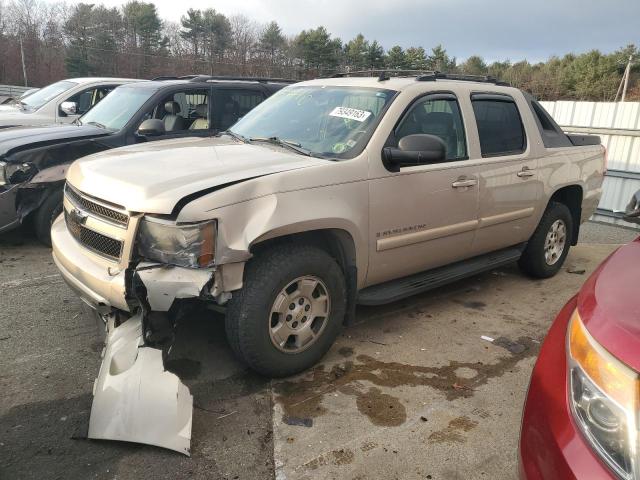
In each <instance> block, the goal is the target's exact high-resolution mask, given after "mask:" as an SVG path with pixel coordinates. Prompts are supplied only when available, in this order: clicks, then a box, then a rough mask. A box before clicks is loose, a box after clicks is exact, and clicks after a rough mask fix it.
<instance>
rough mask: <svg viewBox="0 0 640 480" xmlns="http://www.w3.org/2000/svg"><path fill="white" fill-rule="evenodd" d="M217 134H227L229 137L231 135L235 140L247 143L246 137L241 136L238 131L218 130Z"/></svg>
mask: <svg viewBox="0 0 640 480" xmlns="http://www.w3.org/2000/svg"><path fill="white" fill-rule="evenodd" d="M218 135H229V136H230V137H233V138H235V139H236V140H240V141H241V142H243V143H247V137H243V136H242V135H240V134H239V133H236V132H232V131H231V130H225V131H224V132H220V133H219V134H218Z"/></svg>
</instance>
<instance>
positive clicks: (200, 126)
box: [189, 103, 209, 130]
mask: <svg viewBox="0 0 640 480" xmlns="http://www.w3.org/2000/svg"><path fill="white" fill-rule="evenodd" d="M208 114H209V105H207V104H206V103H201V104H200V105H196V115H197V117H198V118H196V119H195V120H194V121H193V123H192V124H191V125H190V126H189V130H209V119H208V118H207V117H208V116H209V115H208Z"/></svg>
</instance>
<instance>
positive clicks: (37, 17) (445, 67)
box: [0, 0, 640, 101]
mask: <svg viewBox="0 0 640 480" xmlns="http://www.w3.org/2000/svg"><path fill="white" fill-rule="evenodd" d="M21 47H22V48H21ZM23 55H24V69H23ZM630 56H631V57H633V59H634V60H636V63H635V64H636V65H637V64H638V62H637V60H639V59H640V52H639V51H638V49H637V48H636V47H635V46H634V45H629V46H627V47H624V48H621V49H619V50H618V51H616V52H614V53H610V54H604V53H601V52H600V51H598V50H592V51H590V52H587V53H582V54H578V55H576V54H567V55H565V56H563V57H551V58H550V59H549V60H548V61H546V62H540V63H529V62H528V61H526V60H522V61H518V62H510V61H508V60H507V61H502V62H493V63H487V62H485V60H483V58H482V57H480V56H475V55H474V56H471V57H469V58H467V59H466V60H464V61H462V62H459V61H458V60H457V58H456V57H454V56H451V55H450V54H449V53H448V52H447V50H446V49H445V48H444V47H443V46H442V45H437V46H435V47H433V48H431V49H429V50H428V51H427V50H425V49H424V48H423V47H410V48H406V49H403V48H402V47H400V46H392V47H391V48H389V49H387V50H385V48H384V47H383V46H382V45H380V43H378V42H377V41H376V40H369V39H367V38H365V37H364V36H363V35H362V34H358V35H356V36H355V37H354V38H353V39H351V40H348V41H346V42H345V41H342V40H341V39H340V38H336V37H334V36H332V35H331V33H330V32H329V31H327V29H326V28H324V27H322V26H320V27H318V28H315V29H310V30H303V31H301V32H300V33H298V34H297V35H294V36H287V35H285V34H284V33H283V31H282V30H281V28H280V26H279V25H278V23H277V22H275V21H272V22H270V23H267V24H260V23H258V22H256V21H254V20H252V19H250V18H248V17H246V16H244V15H234V16H225V15H223V14H222V13H219V12H217V11H216V10H214V9H211V8H208V9H204V10H199V9H198V10H194V9H189V10H188V11H186V12H185V14H184V15H183V16H182V17H181V19H180V21H178V22H173V21H168V20H164V19H162V18H160V16H159V14H158V11H157V9H156V7H155V5H154V4H153V3H146V2H143V1H138V0H133V1H129V2H127V3H125V4H124V5H123V6H122V7H121V8H107V7H105V6H104V5H102V4H90V3H80V4H77V5H74V6H69V5H66V4H65V3H44V2H42V1H41V0H0V83H4V84H15V85H22V84H24V77H25V76H26V78H27V83H28V84H29V85H30V86H43V85H46V84H48V83H51V82H53V81H56V80H59V79H61V78H65V77H74V76H94V75H95V76H120V77H135V78H152V77H155V76H161V75H187V74H192V73H208V74H215V75H251V76H273V77H286V78H296V79H306V78H313V77H316V76H326V75H330V74H331V73H334V72H337V71H346V70H351V71H352V70H360V69H382V68H384V69H417V70H437V71H441V72H456V73H464V74H470V75H492V76H494V77H496V78H499V79H501V80H504V81H507V82H509V83H511V84H512V85H515V86H518V87H521V88H524V89H526V90H528V91H530V92H532V93H533V94H534V95H536V96H538V97H539V98H541V99H545V100H555V99H577V100H596V101H603V100H604V101H606V100H613V99H614V97H615V95H616V91H617V89H618V86H619V85H620V80H621V78H622V74H623V71H624V67H625V65H626V63H627V61H628V59H629V57H630ZM23 70H24V71H23ZM632 72H633V73H632V76H631V80H630V82H629V90H628V93H627V99H628V100H633V99H636V100H640V68H639V67H637V66H636V67H634V69H633V70H632Z"/></svg>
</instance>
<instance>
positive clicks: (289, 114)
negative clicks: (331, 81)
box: [229, 85, 397, 159]
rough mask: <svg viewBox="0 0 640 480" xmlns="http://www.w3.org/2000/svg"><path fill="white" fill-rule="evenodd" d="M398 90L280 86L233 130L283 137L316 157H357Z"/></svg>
mask: <svg viewBox="0 0 640 480" xmlns="http://www.w3.org/2000/svg"><path fill="white" fill-rule="evenodd" d="M396 93H397V92H396V91H394V90H385V89H377V88H364V87H334V86H315V85H313V86H298V87H296V86H291V87H287V88H284V89H282V90H280V91H279V92H278V93H276V94H275V95H273V96H271V97H270V98H268V99H267V100H265V101H264V102H262V103H261V104H260V105H258V106H257V107H256V108H254V109H253V110H251V111H250V112H249V113H247V115H245V116H244V117H243V118H242V119H240V120H239V121H238V122H237V123H236V124H235V125H233V126H232V127H231V128H230V129H229V130H230V131H231V133H234V134H236V135H240V136H242V137H244V138H245V140H246V141H261V140H262V141H265V140H273V141H276V140H277V141H280V142H284V143H287V144H290V145H296V146H298V147H301V148H303V149H305V150H306V151H308V152H309V153H310V154H312V155H314V156H321V157H329V158H336V159H347V158H353V157H355V156H356V155H358V154H359V153H360V152H362V150H363V149H364V148H365V146H366V145H367V142H368V141H369V138H370V137H371V135H372V134H373V131H374V129H375V127H376V125H378V122H379V121H380V119H381V118H382V115H384V112H385V111H386V109H387V107H388V106H389V104H390V103H391V101H392V100H393V98H394V97H395V94H396Z"/></svg>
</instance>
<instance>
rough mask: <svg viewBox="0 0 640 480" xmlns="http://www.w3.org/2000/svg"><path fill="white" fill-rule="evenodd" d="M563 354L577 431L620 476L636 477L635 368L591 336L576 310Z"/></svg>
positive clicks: (638, 380)
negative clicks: (564, 353) (619, 358)
mask: <svg viewBox="0 0 640 480" xmlns="http://www.w3.org/2000/svg"><path fill="white" fill-rule="evenodd" d="M567 353H568V365H569V375H568V378H569V403H570V404H571V411H572V413H573V416H574V418H575V420H576V423H577V424H578V426H579V427H580V430H581V431H582V433H583V434H584V436H585V438H586V439H587V441H588V442H589V444H590V445H591V446H592V448H593V449H594V450H595V452H596V453H597V454H598V455H599V456H600V457H601V458H602V459H603V460H604V461H605V463H606V464H607V465H609V467H610V468H611V469H612V470H613V471H614V472H615V473H616V474H617V475H618V476H619V477H620V478H623V479H630V480H631V479H637V478H640V477H639V475H640V468H639V467H640V465H637V466H636V458H637V457H636V454H637V437H638V429H637V427H636V425H637V411H638V407H639V404H638V392H639V391H640V389H639V386H640V378H639V376H638V373H637V372H635V371H634V370H632V369H631V368H629V367H628V366H626V365H625V364H623V363H622V362H620V361H619V360H618V359H616V358H615V357H614V356H613V355H611V354H610V353H609V352H608V351H607V350H605V349H604V348H603V347H602V346H601V345H600V344H598V343H597V342H596V341H595V339H594V338H593V337H592V336H591V335H590V334H589V332H588V331H587V329H586V328H585V326H584V324H583V323H582V319H581V318H580V314H579V313H578V311H577V310H576V311H575V312H574V313H573V316H572V318H571V321H570V323H569V329H568V333H567Z"/></svg>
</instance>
